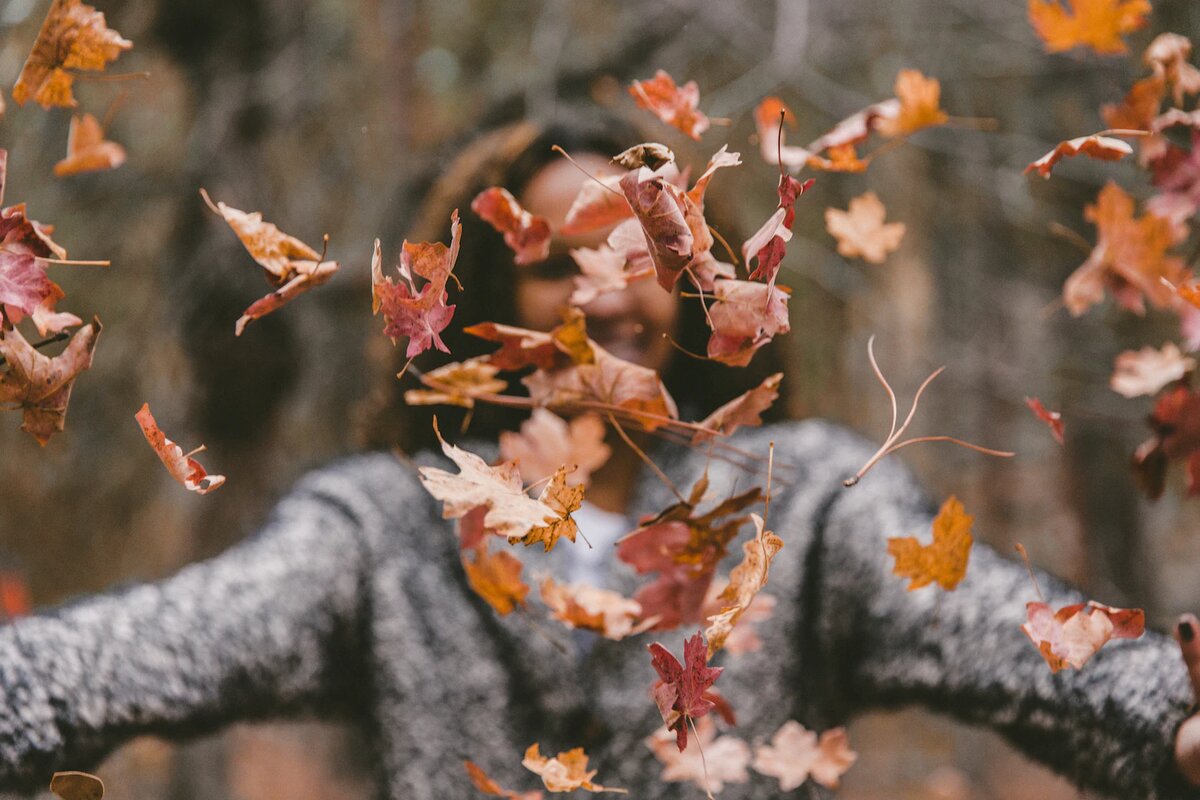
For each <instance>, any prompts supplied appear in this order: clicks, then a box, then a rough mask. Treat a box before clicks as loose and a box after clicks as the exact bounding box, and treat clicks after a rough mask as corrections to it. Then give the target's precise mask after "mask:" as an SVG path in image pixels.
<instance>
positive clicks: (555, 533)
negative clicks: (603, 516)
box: [509, 467, 583, 552]
mask: <svg viewBox="0 0 1200 800" xmlns="http://www.w3.org/2000/svg"><path fill="white" fill-rule="evenodd" d="M571 469H574V467H559V468H558V469H557V470H556V471H555V473H554V476H553V477H552V478H551V479H550V483H548V484H547V485H546V488H545V489H543V490H542V493H541V495H540V496H539V497H538V500H539V501H541V502H542V503H543V504H545V505H546V506H547V507H548V508H550V509H552V510H553V511H554V513H555V519H554V520H552V521H550V522H549V523H548V524H546V525H538V526H535V527H533V528H531V529H530V530H529V532H528V533H526V534H525V535H524V536H522V537H520V541H521V542H522V543H524V544H525V546H526V547H528V546H529V545H531V544H536V543H538V542H541V543H542V544H543V545H544V547H545V549H546V552H550V551H551V550H553V549H554V545H555V544H556V543H557V542H558V537H560V536H565V537H567V539H568V540H570V541H571V542H572V543H573V542H574V541H575V535H576V534H577V533H578V532H579V527H578V526H577V525H576V524H575V520H574V519H572V518H571V514H572V513H574V512H576V511H578V510H579V507H580V506H581V505H582V504H583V487H582V486H578V485H576V486H568V485H567V473H568V472H570V470H571ZM509 541H510V542H514V541H517V540H516V539H515V538H513V537H510V538H509Z"/></svg>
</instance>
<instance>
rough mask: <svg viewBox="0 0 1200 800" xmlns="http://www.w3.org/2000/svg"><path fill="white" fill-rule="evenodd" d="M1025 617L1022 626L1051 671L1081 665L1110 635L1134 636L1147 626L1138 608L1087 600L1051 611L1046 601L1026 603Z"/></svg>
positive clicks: (1114, 637)
mask: <svg viewBox="0 0 1200 800" xmlns="http://www.w3.org/2000/svg"><path fill="white" fill-rule="evenodd" d="M1025 608H1026V610H1027V612H1028V621H1027V622H1026V623H1025V624H1024V625H1022V626H1021V630H1023V631H1025V634H1026V635H1027V636H1028V637H1029V638H1030V640H1032V641H1033V644H1034V646H1035V647H1037V649H1038V652H1039V653H1041V654H1042V658H1044V659H1046V663H1047V664H1049V665H1050V671H1051V672H1058V671H1059V670H1061V669H1067V668H1069V667H1074V668H1075V669H1081V668H1082V667H1083V665H1084V664H1085V663H1087V660H1088V659H1090V658H1091V657H1092V656H1093V655H1095V654H1096V651H1098V650H1099V649H1100V648H1101V647H1103V646H1104V644H1105V643H1106V642H1108V641H1109V640H1110V639H1137V638H1138V637H1139V636H1141V635H1142V633H1144V632H1145V628H1146V615H1145V614H1144V613H1143V612H1142V610H1141V609H1129V608H1112V607H1110V606H1105V605H1101V604H1100V603H1094V602H1090V601H1089V602H1087V603H1075V604H1074V605H1069V606H1063V607H1062V608H1060V609H1059V610H1058V611H1054V610H1053V609H1051V608H1050V606H1048V605H1047V604H1045V603H1026V604H1025Z"/></svg>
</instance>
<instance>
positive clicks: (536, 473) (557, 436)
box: [500, 408, 612, 485]
mask: <svg viewBox="0 0 1200 800" xmlns="http://www.w3.org/2000/svg"><path fill="white" fill-rule="evenodd" d="M611 455H612V448H610V447H609V446H608V445H606V444H605V443H604V421H603V420H602V419H601V418H600V416H599V415H598V414H594V413H587V414H580V415H578V416H575V417H572V418H571V421H570V422H567V420H564V419H563V418H562V417H560V416H558V415H557V414H555V413H554V412H552V411H548V410H546V409H544V408H535V409H534V410H533V413H532V414H530V416H529V419H527V420H525V422H523V423H521V431H520V433H513V432H511V431H504V432H503V433H501V434H500V457H501V458H503V459H504V460H505V461H515V462H517V466H518V468H520V470H521V478H522V479H523V480H524V481H526V482H527V483H532V482H534V481H537V480H541V479H542V478H544V477H546V476H547V475H552V474H554V472H555V470H557V469H558V468H559V466H560V465H562V464H572V465H574V466H575V470H574V471H573V472H571V473H570V474H569V475H568V476H567V483H568V484H570V485H587V483H588V479H589V478H590V477H591V474H592V473H593V472H595V471H596V470H598V469H600V467H602V466H604V464H605V462H607V461H608V458H609V456H611Z"/></svg>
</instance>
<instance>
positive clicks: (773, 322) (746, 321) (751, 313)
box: [708, 280, 791, 367]
mask: <svg viewBox="0 0 1200 800" xmlns="http://www.w3.org/2000/svg"><path fill="white" fill-rule="evenodd" d="M713 296H714V297H715V299H716V302H714V303H713V304H712V306H711V307H710V308H709V310H708V315H709V319H710V320H712V328H713V332H712V336H710V337H709V339H708V357H709V358H712V359H714V360H716V361H720V362H721V363H722V364H728V365H729V366H731V367H744V366H746V365H747V364H749V363H750V359H751V358H753V357H754V353H755V352H757V350H758V349H759V348H760V347H763V346H764V345H766V344H767V343H769V342H770V341H771V340H772V339H773V338H775V335H776V334H780V333H787V332H788V331H789V330H791V324H790V323H789V321H788V310H787V300H788V296H787V294H786V293H785V292H784V291H783V290H782V289H781V288H780V287H778V286H771V285H769V284H765V283H758V282H757V281H739V280H717V281H714V283H713Z"/></svg>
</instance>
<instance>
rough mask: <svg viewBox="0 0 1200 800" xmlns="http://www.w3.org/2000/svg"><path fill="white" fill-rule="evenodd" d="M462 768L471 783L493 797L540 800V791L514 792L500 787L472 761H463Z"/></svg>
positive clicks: (510, 799) (509, 799)
mask: <svg viewBox="0 0 1200 800" xmlns="http://www.w3.org/2000/svg"><path fill="white" fill-rule="evenodd" d="M463 768H464V769H466V771H467V775H468V776H469V777H470V778H471V783H473V784H475V788H476V789H478V790H479V791H481V792H483V793H484V794H489V795H492V796H493V797H504V798H507V800H542V797H543V795H542V793H541V792H514V791H511V790H509V789H505V788H503V787H501V786H500V784H498V783H496V782H495V781H494V780H492V779H491V778H489V777H488V774H487V773H486V772H484V771H483V769H482V768H480V766H479V765H478V764H476V763H475V762H473V761H464V762H463Z"/></svg>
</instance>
